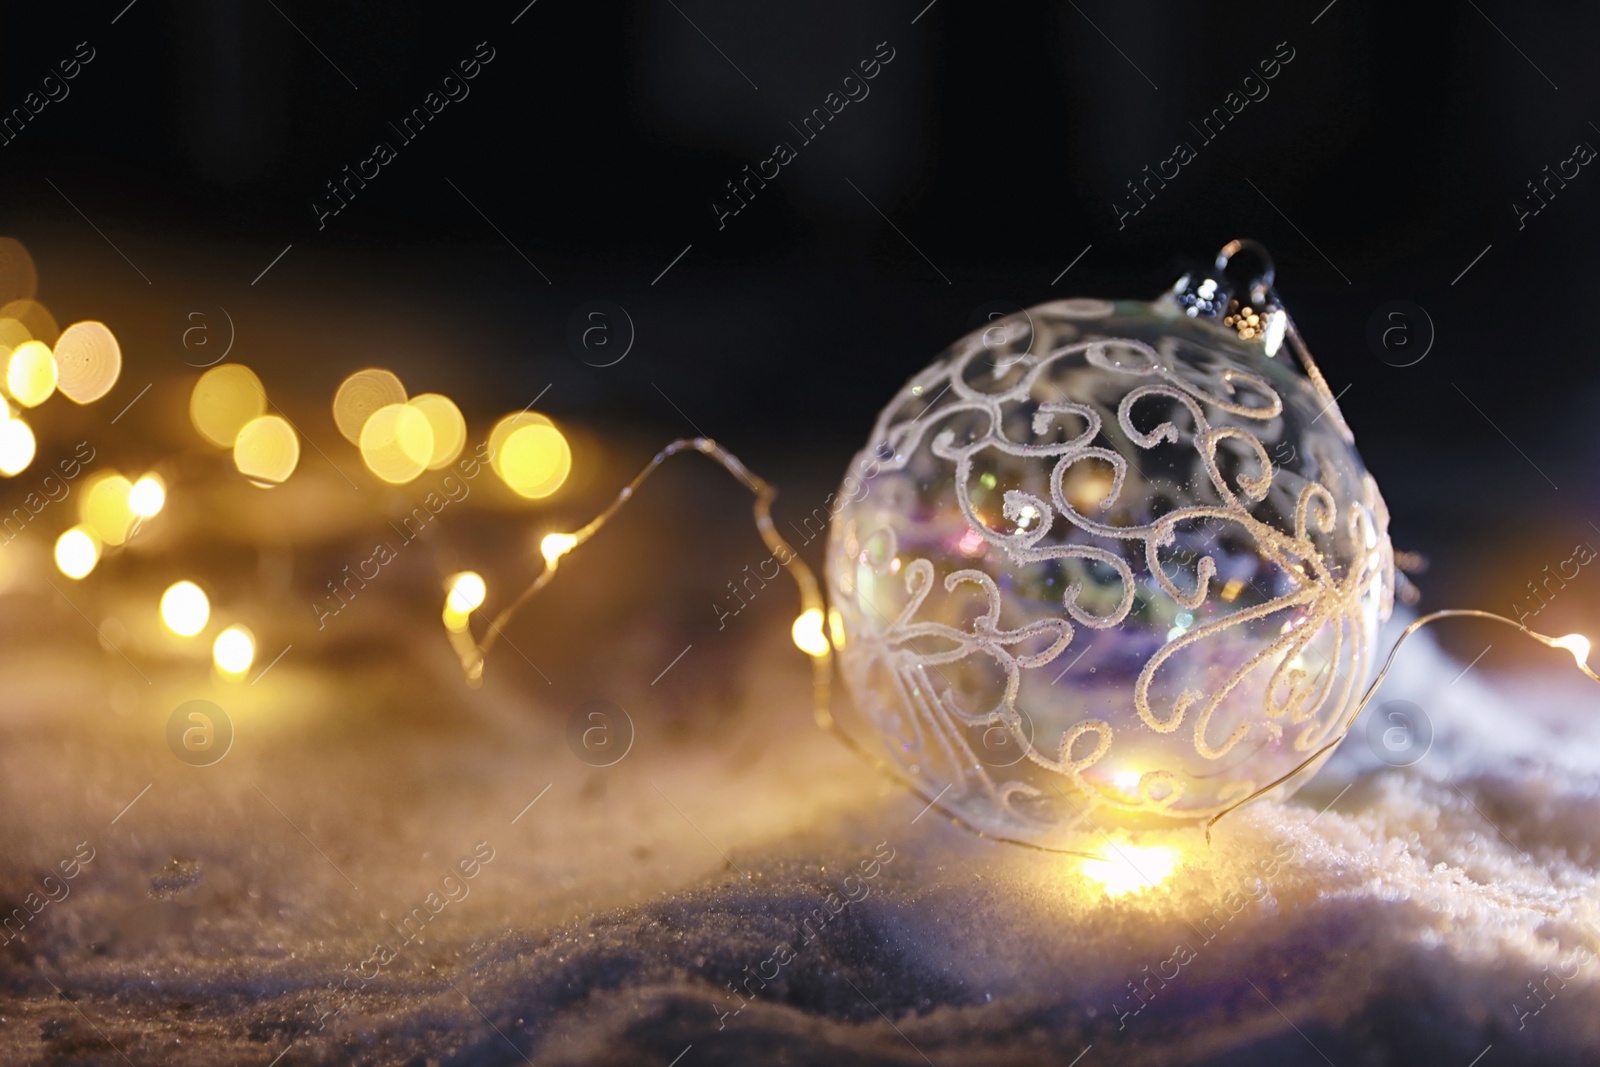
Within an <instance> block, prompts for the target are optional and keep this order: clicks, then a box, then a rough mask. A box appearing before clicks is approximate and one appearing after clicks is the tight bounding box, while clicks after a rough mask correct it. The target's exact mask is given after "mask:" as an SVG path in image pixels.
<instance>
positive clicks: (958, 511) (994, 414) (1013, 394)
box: [827, 242, 1394, 847]
mask: <svg viewBox="0 0 1600 1067" xmlns="http://www.w3.org/2000/svg"><path fill="white" fill-rule="evenodd" d="M1241 252H1244V253H1247V255H1239V254H1240V253H1241ZM1236 257H1237V258H1236ZM1246 258H1253V259H1254V260H1255V261H1256V263H1257V265H1258V269H1257V271H1256V273H1255V275H1254V276H1252V277H1250V278H1248V279H1245V280H1244V281H1235V280H1234V275H1236V274H1238V273H1239V268H1240V267H1242V266H1243V262H1244V260H1245V259H1246ZM1272 282H1273V278H1272V268H1271V266H1270V261H1269V260H1268V259H1267V258H1266V255H1265V252H1264V251H1263V250H1261V249H1260V248H1259V246H1254V245H1248V244H1245V243H1241V242H1234V243H1232V244H1230V245H1229V246H1227V247H1226V248H1224V249H1223V252H1222V254H1221V255H1219V257H1218V259H1217V262H1216V264H1215V266H1214V267H1213V268H1212V269H1211V270H1208V271H1202V272H1195V273H1192V274H1190V275H1186V276H1185V277H1184V278H1182V279H1180V280H1179V282H1178V283H1177V285H1175V286H1174V287H1173V289H1172V290H1171V291H1170V292H1168V293H1166V294H1164V295H1163V296H1161V297H1160V298H1159V299H1157V300H1155V301H1151V302H1144V301H1115V302H1112V301H1104V300H1060V301H1054V302H1052V303H1048V304H1043V305H1040V306H1038V307H1035V308H1032V309H1029V310H1027V311H1025V312H1021V313H1019V314H1016V315H1013V316H1011V317H1009V318H1007V319H1004V320H1000V321H998V322H995V323H991V324H989V325H987V326H986V327H985V328H984V329H983V330H981V331H978V332H974V333H972V334H969V335H968V336H966V337H964V338H962V339H961V340H959V341H957V342H956V343H955V344H954V345H952V346H951V348H950V349H949V350H947V351H946V352H945V353H944V354H943V355H942V356H940V357H939V358H938V359H937V360H935V361H934V363H933V364H932V365H931V366H929V367H928V368H927V369H925V370H924V371H922V372H921V373H920V374H918V375H916V376H915V377H913V378H912V379H911V380H910V381H909V382H908V383H906V385H905V387H904V388H902V389H901V390H900V392H899V394H898V395H897V396H896V397H895V398H894V399H893V400H892V401H891V402H890V403H889V405H888V407H886V408H885V409H884V411H883V413H882V414H881V415H880V416H879V418H878V420H877V424H876V425H875V426H874V427H873V430H872V435H871V437H870V438H869V439H868V442H867V445H866V447H865V448H864V449H863V450H862V452H861V453H860V454H859V455H858V456H857V457H856V459H855V461H854V463H853V464H852V466H851V470H850V474H849V476H847V477H846V479H845V482H844V485H843V486H842V487H841V490H840V492H839V494H838V496H837V498H836V499H837V500H838V501H841V502H842V503H841V504H839V505H838V507H837V510H836V512H835V516H834V520H833V524H832V528H831V530H830V540H829V547H828V558H827V586H828V594H829V599H830V601H831V604H832V610H831V612H830V616H829V618H830V622H831V623H832V630H833V643H834V645H835V648H836V651H837V655H838V658H839V666H840V673H841V674H842V677H843V679H844V683H845V688H846V689H847V691H848V696H849V700H848V701H847V702H841V703H848V704H849V705H850V708H848V709H841V710H840V713H839V725H840V727H841V728H842V729H843V730H844V731H845V732H846V734H847V735H848V736H849V737H850V738H851V739H852V740H853V741H854V742H855V743H856V744H857V745H858V746H859V747H861V748H862V749H864V750H866V751H867V752H868V753H869V754H874V755H876V756H878V757H880V758H881V759H883V760H884V761H885V762H887V763H888V764H889V765H890V767H891V768H892V769H894V770H895V771H897V772H898V773H899V774H900V775H902V776H904V777H905V778H906V779H907V780H909V781H910V782H911V783H912V784H913V785H914V786H915V787H916V788H917V789H918V790H919V791H920V792H922V793H923V795H924V796H926V797H927V798H928V799H929V800H930V801H932V802H934V803H937V804H938V805H939V806H940V807H941V808H942V809H944V810H945V811H946V812H947V813H949V814H951V815H953V816H955V817H956V818H958V819H959V820H960V821H962V822H964V823H966V824H967V825H968V826H970V827H972V828H974V829H976V830H979V831H981V832H984V833H986V834H991V835H993V836H996V837H1001V838H1006V839H1010V840H1014V841H1021V842H1025V843H1028V844H1034V845H1039V846H1043V847H1068V846H1070V845H1071V844H1072V843H1073V842H1074V841H1081V840H1083V839H1084V834H1085V833H1086V832H1087V831H1089V829H1090V827H1100V826H1103V825H1107V824H1112V825H1126V826H1174V825H1181V824H1182V823H1185V822H1190V821H1196V820H1202V819H1208V818H1211V817H1214V816H1216V815H1218V814H1219V813H1221V812H1223V811H1226V810H1228V809H1230V808H1231V807H1233V806H1235V805H1237V804H1239V803H1241V802H1243V801H1244V800H1246V799H1247V798H1251V797H1253V796H1255V795H1258V794H1259V793H1261V792H1262V791H1263V790H1264V789H1267V788H1269V787H1278V788H1281V789H1283V790H1289V789H1292V788H1294V786H1295V784H1296V783H1297V782H1299V781H1303V780H1304V779H1305V778H1306V777H1308V776H1309V775H1308V774H1298V773H1297V772H1298V771H1306V772H1309V771H1313V770H1314V769H1315V766H1314V765H1315V764H1316V763H1317V762H1318V761H1319V756H1320V755H1321V754H1323V753H1324V752H1325V751H1327V750H1329V749H1331V744H1330V742H1336V741H1337V740H1338V739H1339V738H1340V737H1341V736H1342V735H1343V732H1344V730H1346V729H1348V721H1347V720H1348V718H1350V717H1351V715H1350V713H1351V712H1352V711H1353V710H1356V709H1357V705H1358V702H1359V701H1360V700H1361V697H1362V689H1363V687H1364V684H1365V682H1366V679H1367V677H1368V675H1369V673H1370V672H1371V669H1372V663H1373V659H1374V656H1375V654H1376V652H1377V645H1376V642H1377V635H1378V627H1379V623H1380V622H1381V621H1382V620H1383V619H1385V618H1387V616H1388V614H1389V610H1390V607H1391V604H1392V599H1393V591H1394V573H1393V552H1392V549H1391V546H1390V543H1389V533H1388V516H1387V512H1386V511H1385V508H1384V504H1383V499H1382V497H1381V496H1380V495H1379V492H1378V487H1377V485H1376V483H1375V482H1374V481H1373V479H1372V477H1371V476H1370V475H1369V474H1368V473H1367V471H1366V468H1365V467H1364V466H1363V464H1362V462H1361V457H1360V456H1359V455H1358V454H1357V452H1356V450H1355V447H1354V443H1353V438H1352V435H1351V433H1350V430H1349V428H1348V427H1347V426H1346V424H1345V422H1344V419H1343V416H1342V415H1341V414H1340V411H1339V407H1338V404H1337V402H1336V401H1335V399H1334V397H1333V396H1332V394H1331V393H1330V392H1329V390H1328V388H1327V385H1326V383H1325V382H1324V380H1323V378H1322V376H1321V374H1320V373H1319V372H1318V371H1317V369H1316V366H1315V364H1314V363H1313V362H1312V361H1311V359H1310V355H1309V353H1307V352H1306V351H1305V348H1304V345H1303V344H1302V343H1301V342H1300V339H1299V336H1298V334H1297V333H1296V332H1295V330H1294V328H1293V324H1292V322H1291V321H1290V320H1289V317H1288V315H1287V313H1286V312H1285V311H1284V309H1283V308H1282V306H1281V304H1280V303H1279V301H1278V299H1277V295H1276V293H1275V292H1274V290H1273V288H1272ZM1291 352H1292V353H1293V355H1292V356H1291V354H1290V353H1291ZM1296 364H1298V365H1296Z"/></svg>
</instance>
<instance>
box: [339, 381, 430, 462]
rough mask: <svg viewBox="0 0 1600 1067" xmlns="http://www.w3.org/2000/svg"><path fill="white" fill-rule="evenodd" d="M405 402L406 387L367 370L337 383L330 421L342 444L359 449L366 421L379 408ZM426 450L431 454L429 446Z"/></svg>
mask: <svg viewBox="0 0 1600 1067" xmlns="http://www.w3.org/2000/svg"><path fill="white" fill-rule="evenodd" d="M405 402H406V387H405V386H404V385H402V384H401V383H400V379H399V378H397V377H395V376H394V374H393V372H391V371H386V370H380V369H378V368H377V367H368V368H367V369H366V370H358V371H356V372H355V373H354V374H352V375H350V377H348V378H346V379H345V380H344V381H342V382H340V383H339V391H338V392H336V393H335V394H334V395H333V421H334V424H335V425H337V426H338V427H339V432H340V433H341V434H343V435H344V439H345V440H346V441H349V442H350V443H351V444H353V445H357V446H359V445H360V444H361V431H362V429H363V428H364V427H365V426H366V425H367V420H368V419H370V418H372V416H373V415H375V414H377V412H378V411H379V410H380V409H381V408H386V407H388V406H389V405H390V404H404V403H405ZM429 448H430V451H431V448H432V446H431V445H430V446H429Z"/></svg>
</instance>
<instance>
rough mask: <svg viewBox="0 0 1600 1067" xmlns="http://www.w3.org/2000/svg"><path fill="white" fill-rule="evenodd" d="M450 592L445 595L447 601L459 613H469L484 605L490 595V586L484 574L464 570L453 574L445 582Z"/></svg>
mask: <svg viewBox="0 0 1600 1067" xmlns="http://www.w3.org/2000/svg"><path fill="white" fill-rule="evenodd" d="M445 587H446V588H447V589H448V590H449V592H448V593H447V594H446V596H445V603H446V605H447V606H448V607H449V608H450V610H451V611H454V612H455V613H456V614H458V615H468V614H471V613H472V612H473V611H476V610H477V609H478V608H480V607H482V606H483V601H484V598H485V597H487V596H488V595H489V586H488V583H486V582H485V581H484V580H483V575H481V574H478V573H477V572H476V571H462V572H461V573H460V574H454V575H451V576H450V578H449V580H448V581H447V582H446V583H445Z"/></svg>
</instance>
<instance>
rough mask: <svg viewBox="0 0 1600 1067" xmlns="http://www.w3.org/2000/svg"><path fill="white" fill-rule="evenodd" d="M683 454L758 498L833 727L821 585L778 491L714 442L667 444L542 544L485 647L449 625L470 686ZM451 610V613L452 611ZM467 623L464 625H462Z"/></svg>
mask: <svg viewBox="0 0 1600 1067" xmlns="http://www.w3.org/2000/svg"><path fill="white" fill-rule="evenodd" d="M680 452H698V453H699V454H701V455H703V456H705V457H707V458H708V459H710V460H712V461H713V462H715V463H716V464H717V465H718V466H720V467H721V468H722V469H723V470H725V471H727V472H728V473H729V474H731V475H733V477H734V478H735V479H736V480H737V481H738V482H739V484H741V485H743V486H744V487H745V488H746V489H748V490H750V492H751V493H752V494H754V496H755V502H754V504H753V505H752V507H751V513H752V515H753V516H754V518H755V525H756V531H757V533H759V534H760V535H761V540H762V542H763V543H764V544H765V545H766V546H767V548H768V549H769V550H770V551H771V552H772V553H773V554H774V555H780V554H781V555H785V556H787V557H789V563H788V564H787V565H786V567H785V569H786V570H787V571H788V572H789V574H790V576H791V577H792V578H793V579H794V582H795V586H796V588H797V589H798V591H799V594H800V607H801V611H800V615H799V617H798V618H797V619H796V620H795V625H794V631H793V632H794V637H795V643H796V644H797V645H799V646H800V648H801V649H802V651H804V652H806V654H807V655H808V656H809V657H810V658H811V662H812V674H813V681H814V684H815V686H816V687H817V692H818V704H817V709H818V710H817V717H818V721H819V722H821V723H822V725H824V726H827V725H830V719H831V716H829V714H828V712H827V692H828V685H829V682H830V680H831V678H832V675H833V650H832V646H831V645H830V644H829V643H828V641H827V638H826V637H825V636H823V630H822V627H823V623H824V620H825V619H826V615H827V611H826V605H825V604H824V602H823V599H822V590H821V588H820V587H819V586H818V584H817V578H816V575H815V574H813V573H812V571H811V568H810V567H809V566H807V565H806V562H805V561H804V560H803V559H801V558H800V554H799V553H798V552H796V551H795V550H794V549H793V547H791V546H790V544H789V543H788V542H787V541H786V540H784V538H783V535H782V534H780V533H779V532H778V528H777V526H776V525H775V524H774V523H773V521H772V502H773V500H774V499H776V497H777V495H778V491H777V490H776V489H775V488H773V487H772V485H771V483H769V482H767V481H766V480H765V479H764V478H762V477H760V476H759V475H757V474H756V473H755V472H753V471H752V470H750V468H749V467H746V466H745V465H744V463H743V461H741V460H740V459H739V457H737V456H735V455H734V454H733V453H731V452H729V451H728V450H727V449H725V448H723V447H722V446H721V445H720V444H718V443H717V442H716V441H714V440H712V439H711V438H709V437H680V438H678V439H677V440H675V441H673V442H671V443H670V444H668V445H667V446H666V447H665V448H663V449H662V450H661V451H659V452H657V453H656V454H655V456H653V457H652V458H651V460H650V462H648V463H646V464H645V465H644V467H643V468H642V469H641V470H640V471H639V473H638V474H636V475H634V477H633V480H632V481H630V482H629V483H628V484H627V485H625V486H623V487H622V489H621V491H620V492H618V493H617V495H616V498H615V499H613V500H612V501H611V504H610V505H609V506H608V507H607V508H606V509H605V510H604V511H602V512H600V514H598V515H596V516H595V517H594V518H592V519H590V520H589V521H588V522H587V523H585V524H584V525H583V526H581V527H579V528H578V529H577V530H574V531H572V532H571V533H560V532H557V533H549V534H546V535H545V536H544V537H543V538H542V539H541V540H540V542H539V554H540V555H541V556H543V557H544V569H543V570H542V571H540V572H539V574H538V575H537V576H536V577H535V578H534V579H533V581H532V582H531V583H530V584H529V585H528V587H527V588H526V589H524V590H523V591H522V592H521V593H520V594H518V596H517V597H516V599H515V600H513V601H511V603H509V604H507V605H506V606H505V607H504V608H502V609H501V610H500V612H499V613H498V614H497V615H495V617H494V618H493V619H492V620H490V622H489V624H488V627H487V632H486V633H485V634H484V637H483V640H482V641H481V642H478V641H475V640H474V639H473V638H472V634H471V630H470V628H468V627H467V626H465V625H463V626H461V627H460V628H455V627H451V626H450V625H448V620H447V625H446V630H447V632H448V633H449V634H450V640H451V643H452V645H453V646H454V647H455V650H456V652H457V654H458V655H460V657H461V667H462V670H463V671H464V672H465V673H466V676H467V683H468V684H469V685H472V686H474V687H476V686H479V685H481V684H483V670H484V664H485V661H486V659H487V657H488V655H489V652H490V650H491V649H493V648H494V646H495V644H496V642H497V641H498V640H499V638H500V636H501V635H502V633H503V631H504V629H505V627H506V626H507V625H509V624H510V622H511V620H512V619H513V618H514V617H515V616H516V614H517V612H518V611H520V610H521V609H522V607H523V605H525V604H526V603H528V601H530V600H532V599H533V598H534V597H535V596H537V595H538V593H539V591H540V590H541V589H543V588H544V587H545V586H547V585H549V584H550V582H551V580H552V579H553V578H555V576H556V572H557V571H558V570H559V569H560V566H561V559H562V557H563V556H565V555H567V554H568V553H570V552H572V551H573V550H574V549H576V548H578V547H579V546H580V545H582V544H584V543H585V542H587V541H588V540H589V539H590V538H591V537H593V536H594V535H595V534H597V533H599V532H600V530H601V529H602V528H603V527H604V526H605V525H606V523H608V522H610V521H611V518H612V516H614V515H615V514H616V513H617V512H618V511H620V510H622V506H623V505H624V504H626V503H627V502H628V501H629V500H631V499H633V494H634V493H635V492H636V491H637V490H638V489H639V487H640V486H642V485H643V484H644V483H645V481H646V480H647V479H648V478H649V477H650V475H651V474H653V473H655V470H656V468H658V467H660V466H661V465H662V464H663V463H665V462H666V461H667V460H668V459H670V458H672V457H673V456H675V455H677V454H678V453H680ZM447 610H448V608H447ZM463 621H464V620H463Z"/></svg>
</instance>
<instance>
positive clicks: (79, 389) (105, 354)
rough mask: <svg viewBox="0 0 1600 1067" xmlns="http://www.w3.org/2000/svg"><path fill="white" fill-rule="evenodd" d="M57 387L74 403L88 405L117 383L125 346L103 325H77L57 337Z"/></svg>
mask: <svg viewBox="0 0 1600 1067" xmlns="http://www.w3.org/2000/svg"><path fill="white" fill-rule="evenodd" d="M55 357H56V373H57V374H58V375H59V378H60V380H59V381H58V382H57V383H56V387H57V388H59V389H60V390H61V395H62V396H64V397H66V398H67V399H68V400H70V401H72V402H73V403H74V404H89V403H93V402H94V401H96V400H99V399H100V398H101V397H103V396H105V395H106V394H107V393H109V392H111V387H112V386H113V385H116V384H117V378H118V376H120V375H121V374H122V347H121V346H120V345H118V344H117V338H116V335H114V334H113V333H112V332H111V331H110V330H109V329H108V328H107V327H106V324H105V323H103V322H75V323H73V324H72V325H71V326H68V327H67V328H66V329H65V330H63V331H61V336H60V337H58V338H56V351H55Z"/></svg>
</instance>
